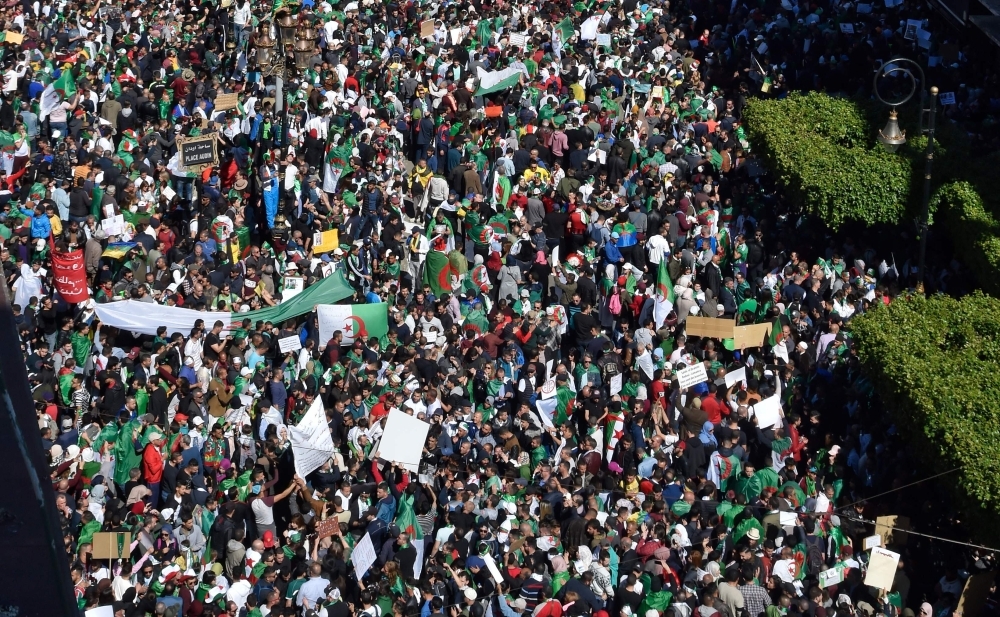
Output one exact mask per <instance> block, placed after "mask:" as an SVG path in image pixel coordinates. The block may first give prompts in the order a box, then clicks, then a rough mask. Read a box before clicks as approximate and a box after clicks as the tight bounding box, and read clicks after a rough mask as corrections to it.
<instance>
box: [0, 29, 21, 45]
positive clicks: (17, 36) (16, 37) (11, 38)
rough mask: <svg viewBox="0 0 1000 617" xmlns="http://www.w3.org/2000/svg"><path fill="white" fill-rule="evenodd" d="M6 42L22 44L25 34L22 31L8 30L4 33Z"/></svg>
mask: <svg viewBox="0 0 1000 617" xmlns="http://www.w3.org/2000/svg"><path fill="white" fill-rule="evenodd" d="M3 34H4V39H3V40H4V42H5V43H10V44H11V45H20V44H21V43H23V42H24V35H23V34H21V33H20V32H14V31H13V30H7V31H5V32H4V33H3Z"/></svg>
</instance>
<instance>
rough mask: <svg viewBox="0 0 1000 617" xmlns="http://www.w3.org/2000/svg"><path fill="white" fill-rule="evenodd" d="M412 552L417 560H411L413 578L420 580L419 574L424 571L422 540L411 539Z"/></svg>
mask: <svg viewBox="0 0 1000 617" xmlns="http://www.w3.org/2000/svg"><path fill="white" fill-rule="evenodd" d="M411 540H412V544H413V550H414V551H416V553H417V558H416V559H414V560H413V578H415V579H417V580H420V574H421V573H422V572H423V571H424V540H423V538H420V539H419V540H414V539H412V538H411Z"/></svg>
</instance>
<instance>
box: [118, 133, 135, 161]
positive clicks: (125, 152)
mask: <svg viewBox="0 0 1000 617" xmlns="http://www.w3.org/2000/svg"><path fill="white" fill-rule="evenodd" d="M138 147H139V140H138V139H137V138H136V134H135V131H133V130H132V129H129V130H127V131H125V132H123V133H122V140H121V141H120V142H119V143H118V152H117V154H118V158H120V159H121V160H122V162H124V163H125V165H126V167H131V166H132V160H133V158H132V151H133V150H136V149H137V148H138Z"/></svg>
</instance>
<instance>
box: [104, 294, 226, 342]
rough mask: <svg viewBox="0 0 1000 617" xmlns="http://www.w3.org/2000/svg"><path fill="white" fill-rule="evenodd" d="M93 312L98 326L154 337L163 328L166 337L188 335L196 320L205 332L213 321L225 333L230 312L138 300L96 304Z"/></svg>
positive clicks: (210, 327) (209, 328)
mask: <svg viewBox="0 0 1000 617" xmlns="http://www.w3.org/2000/svg"><path fill="white" fill-rule="evenodd" d="M94 311H95V312H96V313H97V318H98V319H100V320H101V323H102V324H104V325H106V326H112V327H115V328H118V329H119V330H128V331H130V332H137V333H139V334H151V335H155V334H156V329H157V328H159V327H160V326H166V327H167V334H173V333H175V332H180V333H181V334H183V335H184V336H185V337H187V336H190V335H191V329H192V328H194V322H196V321H198V320H199V319H203V320H205V328H206V329H208V330H211V329H212V326H213V325H214V324H215V322H216V321H221V322H222V324H223V328H224V329H225V330H229V329H230V327H231V326H232V315H231V314H230V313H223V312H219V311H215V312H206V311H193V310H191V309H186V308H181V307H178V306H163V305H161V304H155V303H153V302H139V301H138V300H121V301H119V302H109V303H107V304H98V305H97V306H96V307H94Z"/></svg>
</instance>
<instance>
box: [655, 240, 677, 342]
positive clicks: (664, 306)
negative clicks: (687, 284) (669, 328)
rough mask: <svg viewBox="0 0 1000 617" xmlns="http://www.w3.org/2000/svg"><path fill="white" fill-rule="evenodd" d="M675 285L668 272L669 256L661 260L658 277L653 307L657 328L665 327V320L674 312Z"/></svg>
mask: <svg viewBox="0 0 1000 617" xmlns="http://www.w3.org/2000/svg"><path fill="white" fill-rule="evenodd" d="M675 299H676V296H675V295H674V283H673V281H671V280H670V273H669V272H667V256H666V255H664V256H663V257H662V258H661V259H660V270H659V272H658V273H657V276H656V303H655V304H654V305H653V320H654V321H655V322H656V327H657V328H660V327H662V326H663V322H664V320H665V319H666V318H667V315H669V314H670V311H672V310H674V300H675Z"/></svg>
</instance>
